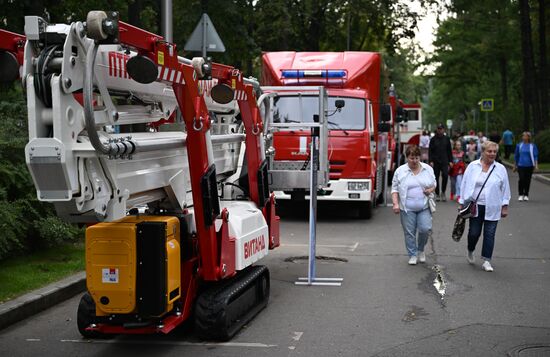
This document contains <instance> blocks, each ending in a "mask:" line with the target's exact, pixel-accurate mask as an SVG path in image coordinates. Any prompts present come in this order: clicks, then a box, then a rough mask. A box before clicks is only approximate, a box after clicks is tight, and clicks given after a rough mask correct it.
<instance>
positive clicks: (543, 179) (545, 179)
mask: <svg viewBox="0 0 550 357" xmlns="http://www.w3.org/2000/svg"><path fill="white" fill-rule="evenodd" d="M533 178H534V179H535V180H537V181H539V182H542V183H545V184H547V185H550V178H548V177H546V176H544V175H537V174H535V175H533Z"/></svg>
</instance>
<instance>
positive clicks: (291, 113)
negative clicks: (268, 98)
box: [273, 95, 366, 130]
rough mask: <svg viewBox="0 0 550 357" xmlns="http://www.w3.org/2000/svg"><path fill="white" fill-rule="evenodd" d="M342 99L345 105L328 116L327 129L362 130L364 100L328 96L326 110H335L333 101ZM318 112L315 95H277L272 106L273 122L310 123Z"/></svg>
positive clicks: (317, 98)
mask: <svg viewBox="0 0 550 357" xmlns="http://www.w3.org/2000/svg"><path fill="white" fill-rule="evenodd" d="M337 99H343V100H344V101H345V106H344V107H343V108H342V109H341V110H340V111H336V112H335V113H334V114H333V115H331V116H330V122H332V123H334V124H330V123H329V129H332V130H364V129H365V112H366V111H365V100H363V99H359V98H350V97H329V98H328V111H329V114H332V113H333V112H334V111H335V110H336V104H335V101H336V100H337ZM318 113H319V97H316V96H303V95H302V96H298V95H295V96H294V95H292V96H279V97H276V98H275V101H274V108H273V122H274V123H311V122H313V115H315V114H318Z"/></svg>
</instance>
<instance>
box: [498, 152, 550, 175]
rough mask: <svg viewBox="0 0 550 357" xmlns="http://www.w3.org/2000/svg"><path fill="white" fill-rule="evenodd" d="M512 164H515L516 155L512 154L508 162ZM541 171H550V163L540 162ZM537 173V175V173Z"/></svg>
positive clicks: (502, 155)
mask: <svg viewBox="0 0 550 357" xmlns="http://www.w3.org/2000/svg"><path fill="white" fill-rule="evenodd" d="M500 157H501V158H503V157H504V154H501V156H500ZM508 161H509V162H510V163H511V164H513V163H514V154H510V159H509V160H508ZM539 171H550V162H539ZM535 173H537V172H536V171H535Z"/></svg>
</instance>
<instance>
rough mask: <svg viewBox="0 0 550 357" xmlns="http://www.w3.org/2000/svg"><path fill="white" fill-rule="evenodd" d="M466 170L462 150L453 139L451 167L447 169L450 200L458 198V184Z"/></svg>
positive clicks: (460, 145)
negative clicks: (449, 179)
mask: <svg viewBox="0 0 550 357" xmlns="http://www.w3.org/2000/svg"><path fill="white" fill-rule="evenodd" d="M464 170H466V165H465V164H464V151H463V150H462V144H461V143H460V141H459V140H457V141H455V144H454V149H453V167H452V168H451V170H450V171H449V176H450V177H451V201H453V200H454V199H456V200H457V201H458V200H459V199H460V185H461V184H462V176H463V175H464Z"/></svg>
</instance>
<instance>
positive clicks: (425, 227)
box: [391, 146, 436, 265]
mask: <svg viewBox="0 0 550 357" xmlns="http://www.w3.org/2000/svg"><path fill="white" fill-rule="evenodd" d="M405 156H406V157H407V163H406V164H403V165H401V166H399V167H398V168H397V170H395V174H394V175H393V180H392V188H391V198H392V203H393V212H394V213H395V214H400V216H401V225H402V226H403V232H404V234H405V247H406V248H407V254H408V255H409V264H410V265H416V263H417V261H419V262H420V263H424V262H426V253H424V247H425V245H426V242H427V241H428V234H429V232H430V230H431V229H432V213H431V211H430V207H429V204H428V196H429V195H430V194H431V193H432V192H433V191H434V189H435V186H436V182H435V176H434V171H433V169H432V167H431V166H430V165H428V164H425V163H423V162H421V161H420V149H419V148H418V147H417V146H409V147H408V148H407V150H405ZM417 232H418V242H417V238H416V236H417Z"/></svg>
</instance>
